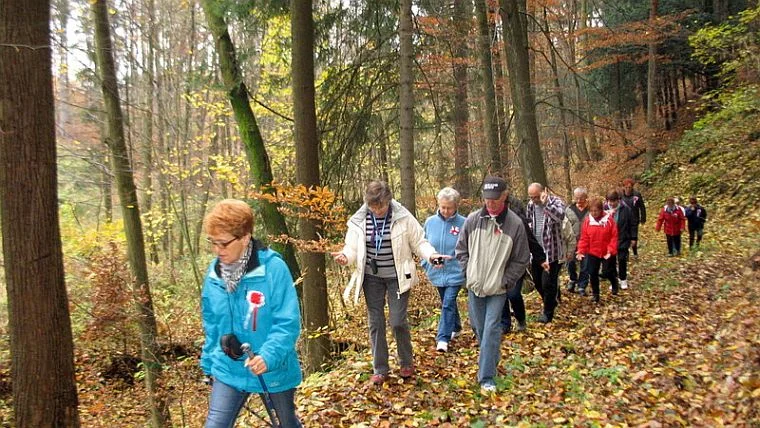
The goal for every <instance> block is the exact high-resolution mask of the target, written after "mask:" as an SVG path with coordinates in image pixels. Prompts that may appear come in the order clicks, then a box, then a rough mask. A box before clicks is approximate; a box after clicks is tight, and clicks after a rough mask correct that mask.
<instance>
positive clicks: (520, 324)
mask: <svg viewBox="0 0 760 428" xmlns="http://www.w3.org/2000/svg"><path fill="white" fill-rule="evenodd" d="M527 329H528V325H527V324H525V321H523V322H519V321H518V322H517V331H519V332H523V331H525V330H527Z"/></svg>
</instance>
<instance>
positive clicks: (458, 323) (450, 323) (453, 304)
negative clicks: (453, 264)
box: [435, 285, 462, 343]
mask: <svg viewBox="0 0 760 428" xmlns="http://www.w3.org/2000/svg"><path fill="white" fill-rule="evenodd" d="M435 288H437V289H438V295H440V296H441V319H440V320H438V335H436V336H435V340H436V341H437V342H446V343H448V342H449V340H451V333H452V332H459V331H460V330H462V320H461V319H460V318H459V308H458V307H457V295H458V294H459V289H460V288H462V287H461V286H459V285H454V286H451V287H435Z"/></svg>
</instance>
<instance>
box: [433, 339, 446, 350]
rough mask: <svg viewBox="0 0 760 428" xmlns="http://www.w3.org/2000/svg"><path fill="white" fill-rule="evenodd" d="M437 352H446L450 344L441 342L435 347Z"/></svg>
mask: <svg viewBox="0 0 760 428" xmlns="http://www.w3.org/2000/svg"><path fill="white" fill-rule="evenodd" d="M435 350H436V351H438V352H446V351H448V350H449V343H448V342H444V341H443V340H439V341H438V343H437V344H436V345H435Z"/></svg>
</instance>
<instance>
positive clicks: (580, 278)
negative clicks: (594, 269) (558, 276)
mask: <svg viewBox="0 0 760 428" xmlns="http://www.w3.org/2000/svg"><path fill="white" fill-rule="evenodd" d="M577 267H578V262H577V261H575V257H573V259H572V260H570V261H569V262H567V275H568V276H569V277H570V281H575V282H576V284H577V285H578V289H585V288H586V285H587V284H588V269H587V268H586V258H585V257H584V258H583V260H581V263H580V275H579V274H578V273H577V272H576V270H577Z"/></svg>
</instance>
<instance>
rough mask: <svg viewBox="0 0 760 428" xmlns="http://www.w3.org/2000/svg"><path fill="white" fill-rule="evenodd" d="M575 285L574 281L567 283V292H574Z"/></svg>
mask: <svg viewBox="0 0 760 428" xmlns="http://www.w3.org/2000/svg"><path fill="white" fill-rule="evenodd" d="M575 284H576V282H575V281H570V282H568V283H567V291H569V292H573V291H575Z"/></svg>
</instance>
